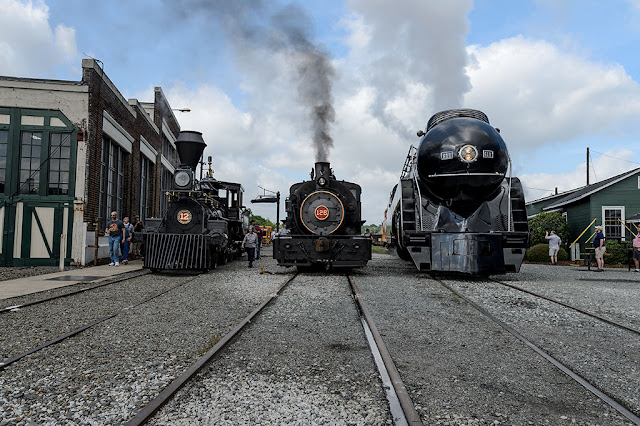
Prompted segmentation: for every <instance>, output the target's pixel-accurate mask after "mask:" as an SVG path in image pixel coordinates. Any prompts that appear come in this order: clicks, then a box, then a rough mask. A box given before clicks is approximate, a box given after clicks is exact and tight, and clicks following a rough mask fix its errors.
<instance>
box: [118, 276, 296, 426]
mask: <svg viewBox="0 0 640 426" xmlns="http://www.w3.org/2000/svg"><path fill="white" fill-rule="evenodd" d="M297 276H298V273H297V272H296V273H295V274H293V275H292V276H291V277H290V278H289V279H288V280H287V281H286V282H285V283H284V284H282V285H281V286H280V288H278V290H276V292H275V293H273V294H272V295H271V296H269V298H267V299H266V300H265V301H264V302H262V303H261V304H260V306H258V307H257V308H255V309H254V310H253V312H251V313H250V314H249V315H247V316H246V317H245V318H244V319H243V320H242V321H241V322H240V323H239V324H238V325H236V327H235V328H234V329H233V330H231V331H230V332H229V333H227V334H226V335H225V336H224V337H223V338H222V339H220V340H219V341H218V343H216V344H215V346H213V347H212V348H211V349H209V351H208V352H207V353H206V354H204V355H203V356H201V357H200V358H198V360H197V361H196V362H195V363H194V364H192V365H191V367H189V368H188V369H187V370H185V372H184V373H182V374H181V375H180V376H179V377H178V378H176V379H175V380H174V381H173V382H171V383H169V385H167V387H165V388H164V389H163V390H162V392H160V394H158V396H156V397H155V398H154V399H153V400H151V401H150V402H149V404H147V405H146V406H145V407H144V408H143V409H142V410H141V411H139V412H138V414H136V415H135V417H133V418H132V419H131V420H129V421H128V422H127V423H125V426H136V425H142V424H144V423H146V422H147V421H148V420H149V419H150V418H151V417H152V416H153V415H154V414H155V413H156V412H157V411H158V410H159V409H160V408H161V407H162V406H163V405H164V404H166V403H167V402H168V401H169V399H171V397H172V396H173V395H174V394H175V393H176V392H178V390H180V388H182V386H184V385H185V384H186V383H187V382H188V381H189V380H190V379H191V378H192V377H193V376H195V375H196V374H197V373H198V372H199V371H200V370H201V369H202V368H203V367H204V366H205V365H206V364H207V363H208V362H209V361H210V360H211V359H212V358H213V357H214V356H216V355H217V353H218V352H220V351H221V350H222V349H224V348H225V347H226V346H227V345H228V344H229V342H231V340H232V339H233V338H234V337H236V336H237V335H238V334H239V333H240V332H241V331H242V330H243V329H244V328H245V327H246V326H247V324H249V323H250V322H251V321H252V320H253V318H255V317H256V316H257V315H258V314H259V313H260V312H262V311H263V310H264V308H266V307H267V306H268V305H269V304H270V303H271V302H273V301H274V300H275V299H276V298H277V297H279V296H280V294H281V293H282V291H283V290H284V289H285V288H286V287H287V286H288V285H289V283H291V282H292V281H293V280H294V279H295V278H296V277H297Z"/></svg>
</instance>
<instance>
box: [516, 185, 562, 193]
mask: <svg viewBox="0 0 640 426" xmlns="http://www.w3.org/2000/svg"><path fill="white" fill-rule="evenodd" d="M523 188H525V189H534V190H536V191H551V192H553V191H555V190H554V189H542V188H531V187H530V186H523Z"/></svg>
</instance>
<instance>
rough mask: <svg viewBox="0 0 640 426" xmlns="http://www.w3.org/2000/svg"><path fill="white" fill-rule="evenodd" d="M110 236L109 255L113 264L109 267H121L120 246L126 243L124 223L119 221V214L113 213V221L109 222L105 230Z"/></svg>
mask: <svg viewBox="0 0 640 426" xmlns="http://www.w3.org/2000/svg"><path fill="white" fill-rule="evenodd" d="M104 233H105V234H108V235H109V255H110V256H111V263H110V264H109V266H120V244H123V243H124V240H125V238H124V223H123V222H122V221H121V220H118V213H117V212H111V220H110V221H109V222H107V227H106V229H105V230H104Z"/></svg>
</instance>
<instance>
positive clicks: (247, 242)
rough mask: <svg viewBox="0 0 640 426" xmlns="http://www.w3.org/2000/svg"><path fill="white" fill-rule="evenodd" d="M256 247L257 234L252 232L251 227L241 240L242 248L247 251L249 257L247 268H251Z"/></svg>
mask: <svg viewBox="0 0 640 426" xmlns="http://www.w3.org/2000/svg"><path fill="white" fill-rule="evenodd" d="M257 246H258V234H256V233H255V232H253V226H250V227H249V232H248V233H247V234H246V235H245V236H244V240H242V248H243V249H246V250H247V255H248V257H249V268H253V257H254V256H255V254H256V247H257Z"/></svg>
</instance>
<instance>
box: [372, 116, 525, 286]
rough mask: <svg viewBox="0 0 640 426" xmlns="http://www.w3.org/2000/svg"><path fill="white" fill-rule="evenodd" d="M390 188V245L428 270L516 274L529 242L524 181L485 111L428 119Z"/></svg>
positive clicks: (387, 215)
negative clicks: (517, 175)
mask: <svg viewBox="0 0 640 426" xmlns="http://www.w3.org/2000/svg"><path fill="white" fill-rule="evenodd" d="M418 136H421V137H422V140H421V141H420V145H419V147H418V149H416V148H415V147H413V146H412V147H411V149H410V150H409V155H408V156H407V159H406V161H405V164H404V168H403V170H402V174H401V177H400V183H399V184H397V185H396V186H395V187H394V188H393V190H392V191H391V197H390V200H389V205H388V207H387V210H386V211H385V220H384V223H383V241H385V243H386V244H387V245H390V246H395V247H397V251H398V254H399V255H400V257H401V258H403V259H405V260H409V259H411V260H413V262H414V263H415V265H416V267H417V268H418V269H419V270H422V271H452V272H463V273H470V274H479V275H488V274H496V273H505V272H509V271H513V272H517V271H519V270H520V265H521V264H522V260H523V258H524V254H525V249H526V247H527V243H528V238H529V227H528V224H527V216H526V211H525V200H524V192H523V189H522V185H521V184H520V180H519V179H518V178H515V177H511V176H507V171H508V170H509V166H510V159H509V154H508V152H507V147H506V145H505V143H504V140H503V139H502V137H501V136H500V133H499V131H498V130H497V129H495V128H493V127H492V126H491V125H490V124H489V119H488V118H487V116H486V115H485V114H484V113H482V112H481V111H477V110H471V109H456V110H447V111H442V112H439V113H437V114H435V115H434V116H433V117H431V119H430V120H429V122H428V124H427V128H426V131H424V132H423V131H420V132H418Z"/></svg>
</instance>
